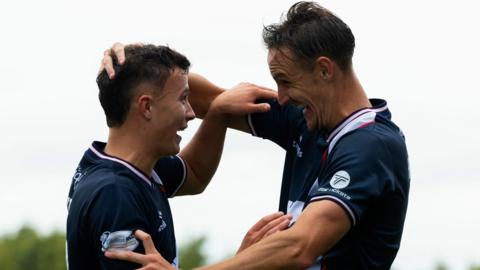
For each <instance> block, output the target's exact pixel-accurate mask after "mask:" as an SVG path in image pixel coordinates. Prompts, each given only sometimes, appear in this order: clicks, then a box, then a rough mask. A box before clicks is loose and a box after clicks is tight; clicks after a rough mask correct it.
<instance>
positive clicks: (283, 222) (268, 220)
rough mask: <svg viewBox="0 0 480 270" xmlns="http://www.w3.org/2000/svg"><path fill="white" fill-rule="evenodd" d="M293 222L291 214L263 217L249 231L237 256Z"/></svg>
mask: <svg viewBox="0 0 480 270" xmlns="http://www.w3.org/2000/svg"><path fill="white" fill-rule="evenodd" d="M291 220H292V216H291V215H289V214H287V215H284V214H283V212H276V213H273V214H270V215H268V216H265V217H263V218H262V219H260V221H258V222H257V223H256V224H255V225H253V227H252V228H251V229H250V230H248V232H247V234H246V235H245V237H244V238H243V241H242V244H241V245H240V248H238V251H237V254H238V253H240V252H241V251H243V250H244V249H246V248H248V247H249V246H251V245H253V244H255V243H257V242H258V241H260V240H262V239H263V238H265V237H267V236H269V235H271V234H274V233H276V232H278V231H281V230H284V229H286V228H287V227H288V224H290V221H291Z"/></svg>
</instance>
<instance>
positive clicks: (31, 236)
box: [0, 226, 480, 270]
mask: <svg viewBox="0 0 480 270" xmlns="http://www.w3.org/2000/svg"><path fill="white" fill-rule="evenodd" d="M206 242H207V237H206V236H199V237H193V238H192V239H191V240H189V241H187V242H185V243H183V244H182V245H180V268H181V269H185V270H186V269H193V268H195V267H198V266H201V265H205V264H206V263H208V262H209V260H208V256H207V254H206V252H205V247H204V245H205V243H206ZM27 269H28V270H66V269H67V268H66V265H65V234H64V233H63V232H59V231H54V232H52V233H50V234H48V235H41V234H39V233H38V232H37V231H36V230H35V229H34V228H32V227H31V226H24V227H22V228H21V229H20V230H18V231H17V232H15V233H12V234H6V235H3V236H0V270H27ZM434 270H448V266H447V265H445V264H444V263H441V262H440V263H438V264H437V265H436V266H435V268H434ZM466 270H480V265H472V266H470V267H469V268H468V269H466Z"/></svg>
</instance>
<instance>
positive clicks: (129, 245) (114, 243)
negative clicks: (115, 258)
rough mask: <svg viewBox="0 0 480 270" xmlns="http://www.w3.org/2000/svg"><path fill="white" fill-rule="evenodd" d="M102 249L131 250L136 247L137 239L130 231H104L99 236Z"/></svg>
mask: <svg viewBox="0 0 480 270" xmlns="http://www.w3.org/2000/svg"><path fill="white" fill-rule="evenodd" d="M100 242H101V244H102V251H103V252H105V251H107V250H113V251H133V250H134V249H135V248H137V247H138V244H139V243H138V240H137V239H136V238H135V236H134V235H133V233H132V231H116V232H109V231H106V232H104V233H103V234H102V236H100Z"/></svg>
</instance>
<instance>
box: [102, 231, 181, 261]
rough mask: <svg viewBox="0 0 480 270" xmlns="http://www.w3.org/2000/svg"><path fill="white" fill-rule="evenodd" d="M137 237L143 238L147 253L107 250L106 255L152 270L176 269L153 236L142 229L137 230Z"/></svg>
mask: <svg viewBox="0 0 480 270" xmlns="http://www.w3.org/2000/svg"><path fill="white" fill-rule="evenodd" d="M135 237H136V238H137V239H139V240H142V244H143V247H144V248H145V254H140V253H136V252H132V251H108V250H107V251H106V252H105V257H107V258H110V259H116V260H122V261H129V262H133V263H138V264H140V265H142V268H141V269H151V270H176V269H177V268H175V267H173V266H172V265H171V264H170V263H169V262H167V260H165V259H164V258H163V257H162V255H161V254H160V253H159V252H158V251H157V249H156V248H155V245H154V244H153V241H152V237H151V236H150V235H149V234H148V233H146V232H144V231H141V230H136V231H135Z"/></svg>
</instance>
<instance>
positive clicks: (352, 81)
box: [328, 71, 372, 131]
mask: <svg viewBox="0 0 480 270" xmlns="http://www.w3.org/2000/svg"><path fill="white" fill-rule="evenodd" d="M334 93H335V97H334V98H333V100H334V101H333V107H332V109H333V110H332V115H331V116H332V117H331V118H330V119H331V121H330V123H329V125H328V130H329V131H331V130H332V129H333V128H335V127H336V126H337V125H338V124H340V123H341V122H342V121H343V120H345V119H346V118H347V117H348V116H350V115H351V114H352V113H353V112H355V111H358V110H360V109H363V108H367V107H371V106H372V104H371V103H370V101H369V100H368V97H367V95H366V93H365V91H364V90H363V87H362V85H361V84H360V81H359V80H358V78H357V76H356V75H355V73H354V72H353V71H351V72H348V73H346V74H342V75H340V78H338V79H337V80H336V82H334Z"/></svg>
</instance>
